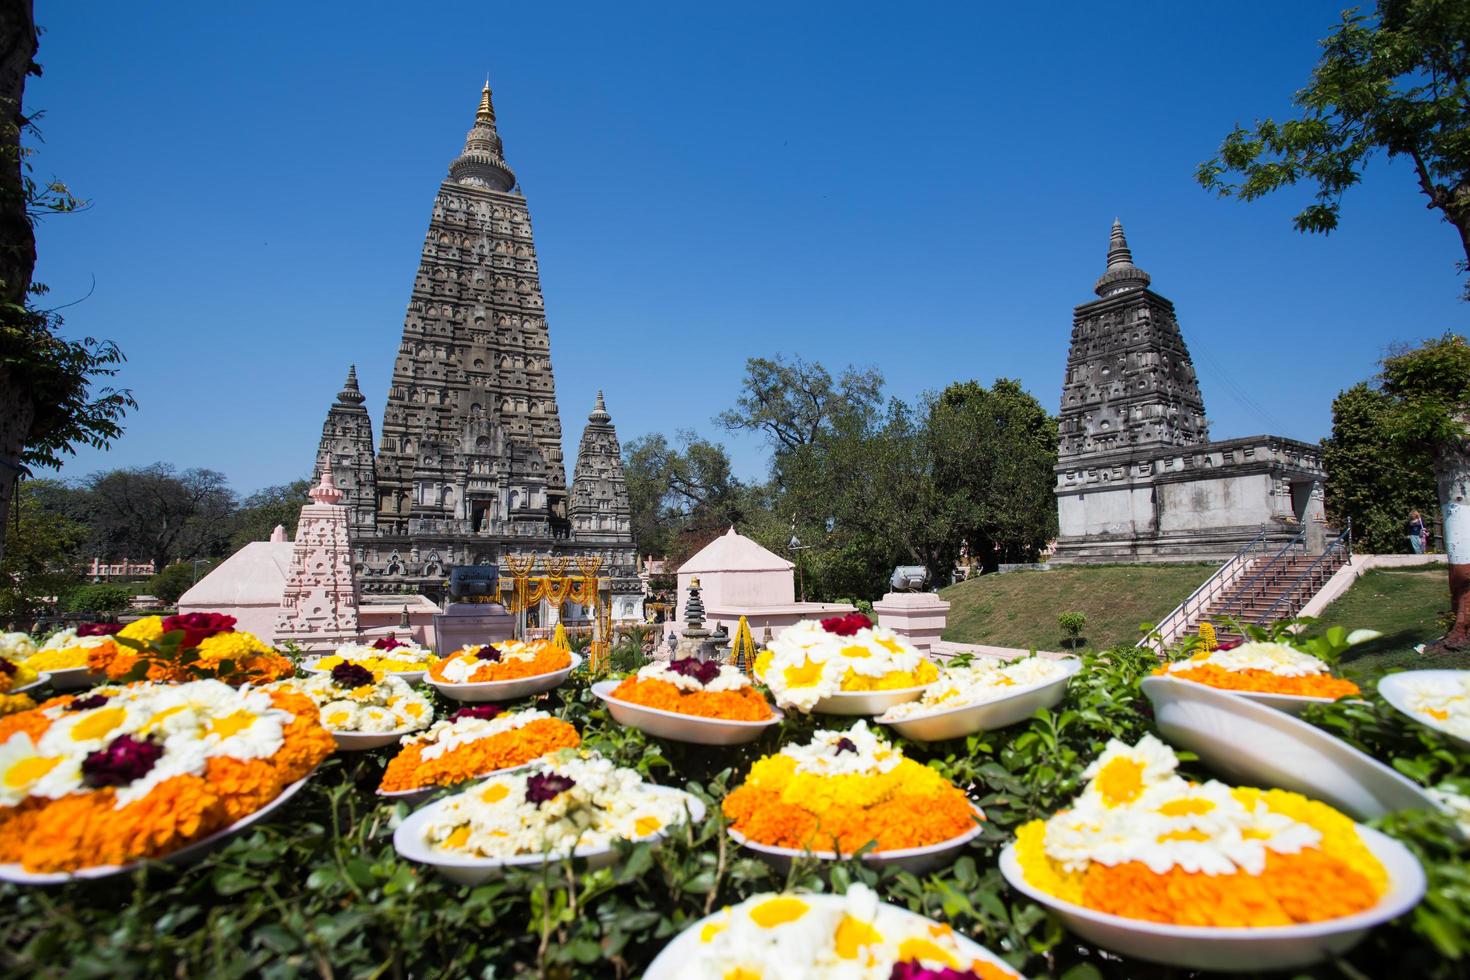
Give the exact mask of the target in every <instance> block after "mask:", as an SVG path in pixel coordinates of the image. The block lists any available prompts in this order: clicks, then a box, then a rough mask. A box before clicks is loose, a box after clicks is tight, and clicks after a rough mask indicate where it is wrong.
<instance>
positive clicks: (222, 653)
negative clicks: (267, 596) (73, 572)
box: [87, 613, 296, 684]
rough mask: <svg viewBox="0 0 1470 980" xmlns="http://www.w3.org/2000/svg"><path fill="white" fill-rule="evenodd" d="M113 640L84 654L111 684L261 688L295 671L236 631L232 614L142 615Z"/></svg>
mask: <svg viewBox="0 0 1470 980" xmlns="http://www.w3.org/2000/svg"><path fill="white" fill-rule="evenodd" d="M112 640H113V641H114V642H112V643H105V644H102V645H99V646H95V647H92V648H91V649H90V650H88V651H87V666H88V667H90V668H91V669H92V671H93V672H94V673H98V674H106V675H107V677H108V679H109V680H114V681H133V680H143V679H147V680H150V681H174V682H184V681H193V680H203V679H206V678H214V679H217V680H222V681H224V682H225V683H227V684H266V683H269V682H271V681H274V680H280V679H281V678H283V677H290V676H291V675H292V674H294V673H296V668H295V666H293V665H292V663H291V661H290V660H288V659H286V658H285V657H283V656H281V655H280V654H279V653H277V652H276V651H275V650H273V649H271V648H270V647H268V646H266V645H265V644H264V643H262V642H261V641H260V640H259V639H257V638H256V637H255V636H254V635H253V634H251V633H246V632H243V631H237V630H236V629H235V617H234V616H224V615H221V614H219V613H188V614H185V615H182V616H146V617H144V618H143V619H140V620H137V621H136V622H132V623H129V624H128V625H126V626H124V627H123V628H122V629H121V630H119V631H118V632H117V633H116V634H115V635H114V636H113V637H112Z"/></svg>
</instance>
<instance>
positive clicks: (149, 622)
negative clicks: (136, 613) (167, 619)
mask: <svg viewBox="0 0 1470 980" xmlns="http://www.w3.org/2000/svg"><path fill="white" fill-rule="evenodd" d="M117 635H118V636H122V637H126V638H127V639H129V640H142V641H143V642H145V643H157V642H158V641H159V640H160V639H162V638H163V617H162V616H144V617H143V618H142V619H139V620H135V621H133V622H131V623H129V624H128V625H126V626H124V627H123V628H122V631H121V632H120V633H118V634H117Z"/></svg>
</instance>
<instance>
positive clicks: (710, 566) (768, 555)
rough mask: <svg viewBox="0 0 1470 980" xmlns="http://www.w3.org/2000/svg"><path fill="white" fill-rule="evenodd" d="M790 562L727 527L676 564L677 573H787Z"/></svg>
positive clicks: (791, 567) (790, 567)
mask: <svg viewBox="0 0 1470 980" xmlns="http://www.w3.org/2000/svg"><path fill="white" fill-rule="evenodd" d="M795 567H796V566H795V565H793V564H792V563H791V562H789V561H787V560H786V559H785V558H782V557H781V556H780V555H778V554H776V553H775V552H774V551H768V550H767V549H765V548H762V547H761V546H760V545H758V544H756V543H755V542H754V541H752V540H750V539H749V538H747V537H746V536H745V535H743V534H736V533H735V528H734V527H733V526H732V527H731V528H730V530H728V531H726V532H725V533H724V534H722V535H720V536H719V537H718V538H715V539H714V540H713V541H711V542H710V543H709V544H707V545H705V546H704V547H703V548H701V549H700V550H699V551H698V552H697V553H696V554H695V555H694V557H693V558H690V559H689V560H688V561H686V562H685V563H684V564H682V565H680V566H679V574H680V575H683V574H684V573H686V572H695V573H698V574H701V575H703V574H707V573H709V572H789V571H790V570H791V569H793V568H795Z"/></svg>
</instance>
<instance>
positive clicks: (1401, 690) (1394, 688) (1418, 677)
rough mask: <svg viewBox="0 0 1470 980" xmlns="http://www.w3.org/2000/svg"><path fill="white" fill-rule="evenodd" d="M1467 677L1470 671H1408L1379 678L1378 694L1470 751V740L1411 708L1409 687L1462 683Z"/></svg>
mask: <svg viewBox="0 0 1470 980" xmlns="http://www.w3.org/2000/svg"><path fill="white" fill-rule="evenodd" d="M1466 677H1470V670H1406V671H1403V672H1401V673H1398V674H1388V675H1386V676H1384V677H1380V678H1378V693H1379V694H1381V695H1383V700H1385V701H1387V702H1388V703H1389V704H1391V705H1393V706H1394V707H1395V708H1397V709H1398V710H1399V712H1400V713H1401V714H1404V715H1407V716H1408V717H1409V718H1411V719H1412V720H1414V721H1415V722H1417V723H1419V724H1420V725H1423V726H1424V727H1425V728H1432V729H1434V730H1435V731H1437V732H1439V733H1440V734H1441V735H1443V736H1444V737H1445V738H1447V739H1449V740H1450V741H1451V742H1454V743H1455V744H1456V745H1458V746H1459V747H1460V748H1462V749H1465V750H1467V751H1470V739H1467V738H1465V737H1464V736H1461V735H1456V734H1454V733H1453V732H1451V731H1448V730H1446V729H1445V727H1444V726H1443V725H1442V724H1440V723H1439V722H1438V721H1437V720H1435V719H1434V718H1430V717H1429V716H1428V715H1423V714H1420V713H1419V712H1417V711H1415V710H1414V709H1413V708H1411V707H1409V686H1410V685H1411V684H1413V683H1414V682H1415V681H1462V680H1463V679H1464V678H1466Z"/></svg>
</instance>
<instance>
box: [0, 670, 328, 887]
mask: <svg viewBox="0 0 1470 980" xmlns="http://www.w3.org/2000/svg"><path fill="white" fill-rule="evenodd" d="M334 748H335V743H334V742H333V740H332V736H331V735H329V734H328V733H327V732H326V730H325V729H323V728H322V727H321V725H320V724H318V723H317V712H316V708H315V706H314V705H313V704H312V703H311V701H310V700H309V699H307V698H305V697H303V696H301V695H299V694H294V693H291V692H287V691H264V690H251V689H248V688H246V689H236V688H233V687H230V686H229V685H227V684H224V683H222V682H220V681H215V680H201V681H193V682H190V683H185V684H150V683H143V684H133V685H131V686H128V687H101V688H96V689H94V690H93V691H92V692H90V693H88V694H86V695H85V696H82V697H75V698H74V697H62V698H56V699H53V700H51V701H48V702H46V703H45V704H43V705H42V706H40V707H39V708H35V709H33V710H31V711H24V712H20V713H18V714H12V715H7V716H5V717H3V718H0V862H5V863H15V864H20V865H21V866H22V867H24V868H25V870H27V871H30V872H64V871H76V870H78V869H81V868H87V867H93V866H97V865H108V864H123V863H126V862H129V861H134V860H138V859H140V858H158V857H164V856H166V855H168V854H170V853H172V852H173V851H176V850H178V849H179V848H180V847H182V846H184V845H185V844H188V843H189V842H191V841H194V840H197V839H199V838H201V837H205V836H207V835H209V834H211V833H213V832H215V831H217V830H220V829H222V828H224V827H227V826H229V825H230V824H232V823H234V822H235V821H237V820H240V819H241V818H243V817H246V816H249V815H250V814H252V813H254V812H256V811H257V810H259V809H260V808H261V807H263V806H265V805H266V804H267V803H270V802H271V801H272V800H274V799H275V798H276V797H277V796H279V795H280V794H281V791H282V790H283V789H284V788H285V787H286V786H288V785H290V784H291V783H293V782H295V781H297V780H298V779H301V778H302V777H303V776H305V775H306V774H307V773H309V772H310V771H311V770H312V769H313V768H314V767H315V766H316V765H317V763H319V762H321V761H322V760H323V759H324V758H326V757H327V756H328V755H330V754H331V752H332V751H333V749H334Z"/></svg>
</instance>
